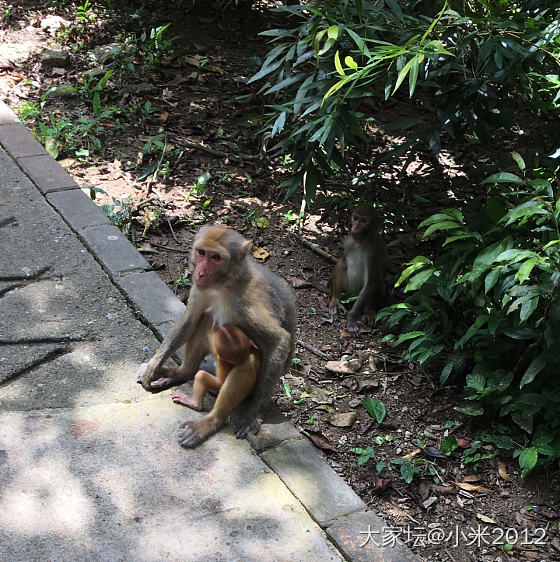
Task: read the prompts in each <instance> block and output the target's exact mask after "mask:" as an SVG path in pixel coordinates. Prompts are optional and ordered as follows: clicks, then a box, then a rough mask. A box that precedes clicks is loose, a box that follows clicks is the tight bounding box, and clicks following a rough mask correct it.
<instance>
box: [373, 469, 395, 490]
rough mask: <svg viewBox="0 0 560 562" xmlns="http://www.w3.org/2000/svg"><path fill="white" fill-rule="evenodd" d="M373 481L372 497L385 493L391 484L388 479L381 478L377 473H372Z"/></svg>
mask: <svg viewBox="0 0 560 562" xmlns="http://www.w3.org/2000/svg"><path fill="white" fill-rule="evenodd" d="M371 479H372V481H373V491H372V493H373V495H374V496H380V495H381V494H383V493H385V491H386V490H387V488H388V487H389V485H390V484H391V479H390V478H381V476H379V474H377V472H374V473H373V474H372V476H371Z"/></svg>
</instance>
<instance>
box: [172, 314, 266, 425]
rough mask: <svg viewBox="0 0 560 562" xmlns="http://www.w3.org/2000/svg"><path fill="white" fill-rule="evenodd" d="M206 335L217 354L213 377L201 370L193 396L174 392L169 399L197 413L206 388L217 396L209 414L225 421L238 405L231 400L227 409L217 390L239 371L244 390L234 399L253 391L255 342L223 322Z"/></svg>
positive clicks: (256, 359) (258, 365)
mask: <svg viewBox="0 0 560 562" xmlns="http://www.w3.org/2000/svg"><path fill="white" fill-rule="evenodd" d="M208 337H209V344H210V350H211V351H212V353H213V354H214V357H216V376H214V375H212V374H211V373H209V372H208V371H204V370H202V369H201V370H200V371H198V372H197V373H196V375H195V377H194V383H193V396H192V398H191V397H190V396H188V395H186V394H183V393H182V392H176V393H175V394H173V396H172V397H171V399H172V400H173V402H175V403H176V404H182V405H183V406H187V407H188V408H191V409H193V410H196V411H198V412H200V411H201V410H202V409H203V405H204V396H205V395H206V393H207V392H208V391H210V392H213V393H214V394H216V395H217V396H218V397H217V399H216V404H215V406H214V408H213V409H212V411H211V412H210V414H209V415H211V416H213V417H215V418H216V419H219V420H225V419H226V418H227V416H228V415H229V413H230V412H231V410H233V409H234V408H235V407H236V406H237V405H238V404H237V403H232V402H231V401H230V402H229V403H228V405H227V410H226V409H225V407H224V404H222V401H221V400H220V389H221V388H222V385H223V384H224V382H225V381H226V378H227V377H232V378H233V379H235V378H236V375H237V374H238V373H243V374H244V377H243V379H244V380H243V389H241V391H240V392H239V393H238V397H239V400H234V402H238V403H239V402H241V400H242V399H243V398H244V397H245V396H246V395H247V394H248V393H249V392H251V391H252V390H253V388H254V386H255V383H256V382H257V376H258V373H259V369H260V368H261V359H260V357H259V355H258V352H257V348H256V346H255V344H254V343H253V342H252V341H251V340H250V339H249V338H248V337H247V335H246V334H245V333H244V332H243V331H242V330H240V329H239V328H238V327H237V326H233V325H231V324H224V325H223V326H220V327H219V328H217V329H213V330H211V332H210V333H209V335H208ZM237 384H239V381H237Z"/></svg>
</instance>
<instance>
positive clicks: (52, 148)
mask: <svg viewBox="0 0 560 562" xmlns="http://www.w3.org/2000/svg"><path fill="white" fill-rule="evenodd" d="M45 150H46V151H47V152H48V153H49V154H50V155H51V156H52V157H53V158H54V159H55V160H56V159H57V158H58V143H57V142H56V141H55V140H54V139H47V140H46V141H45Z"/></svg>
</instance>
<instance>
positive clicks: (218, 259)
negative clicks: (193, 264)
mask: <svg viewBox="0 0 560 562" xmlns="http://www.w3.org/2000/svg"><path fill="white" fill-rule="evenodd" d="M211 259H212V260H214V261H222V256H220V254H214V255H213V256H212V258H211Z"/></svg>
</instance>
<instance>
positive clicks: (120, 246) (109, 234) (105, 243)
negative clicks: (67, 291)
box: [82, 225, 151, 278]
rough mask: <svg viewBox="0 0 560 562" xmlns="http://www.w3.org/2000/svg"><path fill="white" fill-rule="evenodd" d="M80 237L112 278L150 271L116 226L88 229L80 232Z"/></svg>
mask: <svg viewBox="0 0 560 562" xmlns="http://www.w3.org/2000/svg"><path fill="white" fill-rule="evenodd" d="M82 237H83V240H84V242H85V244H86V246H87V247H88V248H90V249H91V251H92V252H93V253H94V254H95V255H96V256H98V257H99V258H100V260H101V261H102V263H103V265H104V266H105V267H106V268H107V269H108V270H109V274H110V275H111V276H112V277H113V278H115V277H118V276H119V275H120V274H121V273H126V272H127V271H137V270H148V269H151V267H150V264H149V263H148V262H147V261H146V260H145V259H144V258H143V257H142V256H141V255H140V253H139V252H138V251H137V250H136V248H135V247H134V246H133V245H132V244H131V243H130V241H129V240H128V239H127V238H126V236H125V235H124V234H123V233H122V232H121V231H120V230H119V229H118V228H117V227H116V226H112V225H105V226H96V227H94V228H88V229H87V230H84V231H83V232H82Z"/></svg>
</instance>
